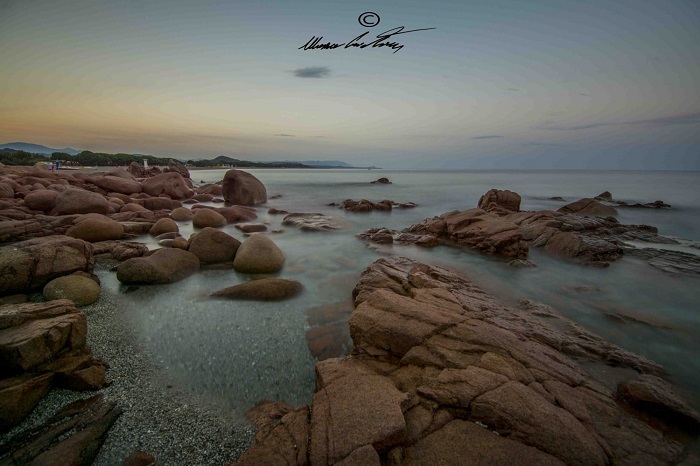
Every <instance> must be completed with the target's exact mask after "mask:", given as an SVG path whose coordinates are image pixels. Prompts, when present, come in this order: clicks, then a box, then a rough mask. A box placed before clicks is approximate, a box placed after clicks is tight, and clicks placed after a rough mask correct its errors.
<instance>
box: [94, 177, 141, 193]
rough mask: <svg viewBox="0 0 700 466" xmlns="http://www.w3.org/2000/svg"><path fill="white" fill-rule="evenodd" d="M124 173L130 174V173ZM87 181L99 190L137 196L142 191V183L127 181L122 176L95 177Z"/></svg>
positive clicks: (132, 180) (133, 180)
mask: <svg viewBox="0 0 700 466" xmlns="http://www.w3.org/2000/svg"><path fill="white" fill-rule="evenodd" d="M124 173H126V174H129V173H128V172H124ZM87 181H89V182H90V183H92V184H94V185H95V186H97V187H99V188H102V189H104V190H105V191H111V192H115V193H121V194H136V193H140V192H141V191H142V188H141V183H139V182H138V181H136V180H135V179H133V178H132V179H127V178H124V177H121V176H112V175H93V176H90V177H89V178H88V179H87Z"/></svg>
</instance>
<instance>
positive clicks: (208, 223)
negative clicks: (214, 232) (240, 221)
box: [192, 209, 226, 228]
mask: <svg viewBox="0 0 700 466" xmlns="http://www.w3.org/2000/svg"><path fill="white" fill-rule="evenodd" d="M224 225H226V218H225V217H224V216H223V215H221V214H220V213H218V212H216V211H215V210H212V209H197V210H196V211H195V213H194V216H192V226H193V227H195V228H206V227H211V228H216V227H222V226H224Z"/></svg>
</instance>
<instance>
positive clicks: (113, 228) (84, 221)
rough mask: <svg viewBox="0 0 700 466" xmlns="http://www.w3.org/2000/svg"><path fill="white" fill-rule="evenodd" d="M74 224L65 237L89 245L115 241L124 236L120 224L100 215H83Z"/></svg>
mask: <svg viewBox="0 0 700 466" xmlns="http://www.w3.org/2000/svg"><path fill="white" fill-rule="evenodd" d="M74 223H75V224H74V225H73V226H72V227H70V228H69V229H68V231H66V236H71V237H73V238H79V239H82V240H85V241H88V242H90V243H96V242H98V241H109V240H117V239H120V238H121V237H122V236H123V235H124V227H123V226H122V224H121V223H119V222H117V221H115V220H112V219H111V218H109V217H106V216H104V215H100V214H87V215H83V216H81V217H78V218H77V219H75V221H74Z"/></svg>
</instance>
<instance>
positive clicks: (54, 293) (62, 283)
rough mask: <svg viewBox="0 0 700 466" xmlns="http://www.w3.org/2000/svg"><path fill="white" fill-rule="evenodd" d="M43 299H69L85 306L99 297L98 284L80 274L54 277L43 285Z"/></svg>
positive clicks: (77, 304)
mask: <svg viewBox="0 0 700 466" xmlns="http://www.w3.org/2000/svg"><path fill="white" fill-rule="evenodd" d="M43 294H44V299H46V300H47V301H51V300H54V299H69V300H71V301H73V302H74V303H75V305H76V306H87V305H88V304H92V303H94V302H95V301H97V300H98V299H99V298H100V285H98V284H97V283H95V280H92V279H90V278H87V277H84V276H81V275H65V276H63V277H58V278H54V279H53V280H51V281H50V282H49V283H47V284H46V286H44V291H43Z"/></svg>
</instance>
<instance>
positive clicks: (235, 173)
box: [221, 170, 267, 205]
mask: <svg viewBox="0 0 700 466" xmlns="http://www.w3.org/2000/svg"><path fill="white" fill-rule="evenodd" d="M221 189H222V191H223V196H224V199H225V200H226V202H228V203H229V204H239V205H257V204H262V203H264V202H267V190H266V189H265V186H264V185H263V184H262V182H260V180H258V179H257V178H256V177H255V176H253V175H251V174H250V173H248V172H244V171H242V170H229V171H227V172H226V175H225V176H224V180H223V182H222V184H221Z"/></svg>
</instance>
